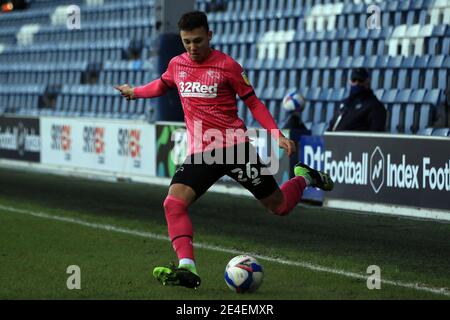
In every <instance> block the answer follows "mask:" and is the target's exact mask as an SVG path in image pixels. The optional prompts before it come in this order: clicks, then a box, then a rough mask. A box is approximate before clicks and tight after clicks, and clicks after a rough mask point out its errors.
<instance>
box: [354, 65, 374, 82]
mask: <svg viewBox="0 0 450 320" xmlns="http://www.w3.org/2000/svg"><path fill="white" fill-rule="evenodd" d="M369 78H370V72H369V70H367V69H366V68H356V69H353V70H352V74H351V76H350V79H352V81H353V82H355V81H360V82H364V81H366V80H367V79H369Z"/></svg>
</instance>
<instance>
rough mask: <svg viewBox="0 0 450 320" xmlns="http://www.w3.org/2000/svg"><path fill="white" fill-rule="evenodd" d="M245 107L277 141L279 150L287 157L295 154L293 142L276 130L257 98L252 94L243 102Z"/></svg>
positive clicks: (275, 124) (273, 121)
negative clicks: (284, 152) (283, 151)
mask: <svg viewBox="0 0 450 320" xmlns="http://www.w3.org/2000/svg"><path fill="white" fill-rule="evenodd" d="M244 102H245V104H246V105H247V107H248V108H249V109H250V111H251V113H252V115H253V117H255V119H256V121H258V122H259V124H261V126H262V127H263V128H264V129H266V130H269V131H270V134H271V135H272V137H274V138H275V140H277V141H278V144H279V145H280V148H282V149H284V150H285V151H286V153H287V154H288V156H290V155H291V154H292V153H294V152H295V143H294V141H292V140H290V139H288V138H286V137H285V136H284V135H283V133H282V132H281V131H280V129H279V128H278V125H277V123H276V122H275V119H274V118H273V117H272V115H271V114H270V112H269V110H268V109H267V107H266V106H265V105H264V103H262V101H261V100H259V98H258V97H257V96H256V95H255V94H253V95H251V96H249V97H248V98H247V99H245V100H244Z"/></svg>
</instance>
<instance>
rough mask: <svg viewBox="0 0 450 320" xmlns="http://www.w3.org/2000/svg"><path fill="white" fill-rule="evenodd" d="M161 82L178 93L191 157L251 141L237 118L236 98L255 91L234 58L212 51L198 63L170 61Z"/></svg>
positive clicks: (185, 58)
mask: <svg viewBox="0 0 450 320" xmlns="http://www.w3.org/2000/svg"><path fill="white" fill-rule="evenodd" d="M161 80H162V81H163V82H164V83H165V84H166V85H167V86H168V87H169V88H175V87H176V88H177V89H178V94H179V96H180V99H181V103H182V105H183V110H184V118H185V121H186V127H187V133H188V143H189V149H188V153H189V154H192V153H194V152H200V151H206V150H210V149H212V148H216V147H228V146H231V145H234V144H236V143H240V142H243V141H248V138H246V137H245V135H244V134H242V133H243V132H244V131H245V130H246V127H245V124H244V122H243V121H242V120H241V119H240V118H239V117H238V114H237V112H238V109H237V104H236V95H238V96H239V97H241V98H243V99H245V98H246V97H248V96H250V95H253V94H254V91H253V87H252V86H251V84H250V83H249V81H248V80H247V77H246V76H245V74H244V72H243V69H242V67H241V66H240V65H239V64H238V63H237V62H236V61H235V60H234V59H232V58H231V57H230V56H228V55H226V54H225V53H223V52H220V51H217V50H214V49H212V52H211V53H210V54H209V56H208V57H207V58H206V60H204V61H202V62H200V63H198V62H196V61H192V60H191V59H190V58H189V56H188V54H187V53H183V54H181V55H178V56H176V57H174V58H173V59H172V60H171V61H170V63H169V66H168V68H167V71H166V72H164V74H163V75H162V76H161Z"/></svg>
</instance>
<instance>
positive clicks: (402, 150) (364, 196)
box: [303, 133, 450, 210]
mask: <svg viewBox="0 0 450 320" xmlns="http://www.w3.org/2000/svg"><path fill="white" fill-rule="evenodd" d="M303 159H304V161H305V162H306V163H307V164H308V165H312V166H313V167H314V168H316V169H319V170H323V171H325V172H327V173H328V174H330V176H331V178H332V179H333V180H334V181H335V188H334V190H333V191H332V192H330V193H327V198H334V199H343V200H353V201H364V202H371V203H385V204H395V205H405V206H414V207H422V208H433V209H443V210H449V209H450V200H449V199H450V193H449V191H450V139H442V138H436V139H433V138H429V137H427V138H420V137H417V136H397V135H392V136H390V135H372V136H370V135H364V136H362V137H361V136H356V135H355V136H354V135H348V134H342V135H341V134H334V133H333V134H326V135H325V136H324V145H323V146H319V147H315V148H313V147H312V146H308V145H305V146H303Z"/></svg>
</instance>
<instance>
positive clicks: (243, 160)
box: [170, 142, 278, 199]
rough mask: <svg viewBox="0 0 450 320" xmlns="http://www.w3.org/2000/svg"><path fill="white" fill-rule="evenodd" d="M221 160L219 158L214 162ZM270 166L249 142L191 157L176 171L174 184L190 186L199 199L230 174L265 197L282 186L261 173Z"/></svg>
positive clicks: (256, 196)
mask: <svg viewBox="0 0 450 320" xmlns="http://www.w3.org/2000/svg"><path fill="white" fill-rule="evenodd" d="M230 149H233V150H230ZM244 150H245V151H244ZM218 159H219V161H213V160H218ZM220 159H222V161H220ZM227 159H228V161H226V160H227ZM266 167H267V166H266V165H265V164H264V163H263V162H262V161H261V158H260V157H259V156H258V154H257V152H256V149H255V147H253V146H252V145H251V144H250V143H248V142H247V143H243V144H240V145H235V146H233V147H230V148H225V149H220V150H218V149H215V150H212V151H209V152H204V153H198V154H192V155H190V156H188V157H187V158H186V160H185V161H184V163H183V164H182V165H181V166H180V167H179V168H178V169H177V170H176V171H175V175H174V176H173V178H172V182H171V183H170V185H172V184H175V183H181V184H184V185H187V186H189V187H191V188H192V189H193V190H194V191H195V194H196V197H197V198H199V197H200V196H201V195H202V194H204V193H205V192H206V191H207V190H208V189H209V188H210V187H211V186H212V185H213V184H214V183H215V182H216V181H217V180H219V179H220V178H221V177H223V176H225V175H227V176H229V177H231V178H232V179H234V180H235V181H237V182H238V183H239V184H241V185H242V186H243V187H244V188H246V189H247V190H248V191H250V192H251V193H252V194H253V195H254V196H255V198H256V199H263V198H266V197H268V196H270V195H271V194H272V193H273V192H274V191H276V190H277V189H278V184H277V182H276V181H275V178H274V177H273V175H271V174H269V175H267V174H264V175H262V174H261V170H262V169H263V168H266Z"/></svg>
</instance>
